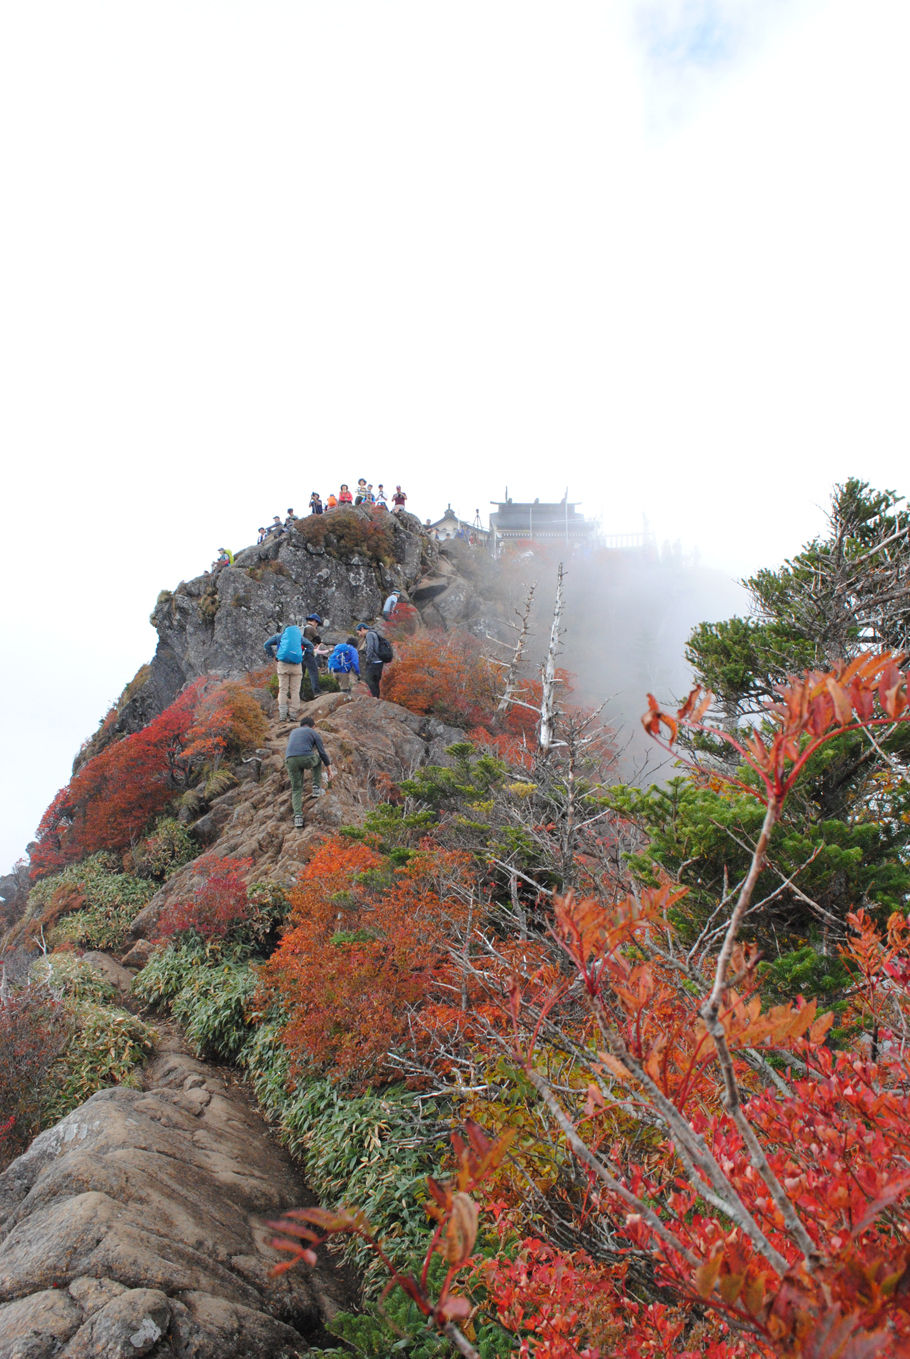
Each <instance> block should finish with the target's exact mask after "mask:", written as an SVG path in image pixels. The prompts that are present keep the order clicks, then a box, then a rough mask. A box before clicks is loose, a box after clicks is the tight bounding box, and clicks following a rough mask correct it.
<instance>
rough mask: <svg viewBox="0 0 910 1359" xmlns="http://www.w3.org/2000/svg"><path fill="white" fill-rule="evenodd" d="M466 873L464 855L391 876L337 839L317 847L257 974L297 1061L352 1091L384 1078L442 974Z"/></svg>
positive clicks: (421, 861)
mask: <svg viewBox="0 0 910 1359" xmlns="http://www.w3.org/2000/svg"><path fill="white" fill-rule="evenodd" d="M364 874H369V875H371V876H372V880H371V881H370V882H369V884H364V883H363V882H362V878H361V875H364ZM469 874H470V860H469V857H468V856H467V855H464V854H458V853H452V852H446V851H441V850H434V851H427V852H423V853H418V854H416V855H414V856H413V858H411V859H410V860H409V861H408V862H407V863H406V864H405V865H404V866H403V867H399V868H395V867H391V866H389V865H388V863H387V862H386V861H385V860H383V859H382V857H381V856H380V855H379V854H377V853H376V852H375V851H374V850H372V849H369V848H368V847H367V846H366V845H363V844H358V843H352V842H350V841H348V840H345V839H342V838H341V837H336V838H332V839H330V840H327V841H326V842H325V843H324V844H322V845H321V846H320V847H319V849H318V850H317V851H316V853H315V854H314V855H313V857H312V859H311V860H310V862H309V863H308V864H307V866H306V868H305V869H304V871H303V873H302V874H301V877H300V880H299V883H298V886H297V887H296V888H295V889H294V890H293V891H292V892H291V915H290V928H289V929H288V930H287V931H286V933H285V934H284V937H283V938H282V940H281V943H280V944H279V946H278V949H277V950H276V952H275V953H274V954H273V955H272V958H271V960H270V961H269V962H268V963H267V964H266V966H265V967H264V968H263V971H262V978H263V985H264V989H265V992H266V994H267V995H268V994H274V995H276V996H278V997H280V999H281V1000H282V1002H283V1003H284V1006H285V1008H286V1010H287V1013H288V1022H287V1025H286V1026H285V1029H284V1032H283V1041H284V1043H285V1045H286V1046H287V1047H288V1049H289V1050H290V1052H291V1053H292V1054H293V1055H294V1056H295V1057H296V1058H298V1059H305V1060H307V1061H310V1062H315V1063H317V1064H320V1065H323V1066H325V1067H327V1068H329V1069H330V1070H331V1071H332V1072H333V1073H334V1074H336V1075H338V1076H344V1077H346V1078H348V1079H349V1080H351V1081H353V1082H355V1083H361V1084H366V1083H369V1082H371V1081H372V1082H375V1081H377V1080H379V1081H381V1080H382V1079H384V1078H387V1076H388V1070H387V1068H386V1066H385V1059H386V1055H387V1053H388V1052H389V1051H390V1049H392V1048H394V1047H395V1046H396V1044H397V1043H399V1042H400V1041H402V1040H403V1039H404V1037H405V1035H406V1033H407V1019H408V1010H409V1007H411V1006H420V1005H422V1004H424V1003H425V1002H426V1001H427V1000H428V999H429V998H430V996H431V994H432V992H433V987H434V983H435V982H436V981H438V980H439V978H440V977H441V976H442V975H443V974H444V973H445V972H446V969H447V966H448V963H447V958H446V953H445V945H446V942H447V940H448V939H449V938H450V937H451V934H452V933H453V931H454V930H456V929H457V928H459V927H460V925H461V923H462V922H463V920H464V917H465V915H466V912H467V907H466V906H465V903H464V894H463V893H462V894H461V895H459V894H458V892H457V891H456V890H453V887H454V888H457V887H458V886H459V885H463V884H464V883H465V882H466V881H467V880H468V878H469Z"/></svg>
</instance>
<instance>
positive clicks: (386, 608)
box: [382, 590, 401, 622]
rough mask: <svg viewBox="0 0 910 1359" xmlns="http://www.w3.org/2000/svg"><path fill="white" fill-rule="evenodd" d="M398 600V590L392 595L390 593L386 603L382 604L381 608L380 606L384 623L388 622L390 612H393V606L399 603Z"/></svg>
mask: <svg viewBox="0 0 910 1359" xmlns="http://www.w3.org/2000/svg"><path fill="white" fill-rule="evenodd" d="M400 598H401V591H400V590H393V591H392V593H391V594H390V595H389V596H388V598H387V599H386V602H385V603H384V604H383V606H382V616H383V618H384V619H385V621H386V622H388V621H389V619H390V618H391V617H392V612H393V610H394V608H395V605H396V604H397V603H398V601H399V599H400Z"/></svg>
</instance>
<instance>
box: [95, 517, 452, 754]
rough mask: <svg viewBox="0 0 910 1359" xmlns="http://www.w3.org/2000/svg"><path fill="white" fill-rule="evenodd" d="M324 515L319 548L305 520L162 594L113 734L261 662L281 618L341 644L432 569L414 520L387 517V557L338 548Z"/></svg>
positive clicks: (432, 557)
mask: <svg viewBox="0 0 910 1359" xmlns="http://www.w3.org/2000/svg"><path fill="white" fill-rule="evenodd" d="M348 513H349V514H350V515H353V516H354V522H355V523H357V524H360V525H363V526H364V527H365V528H366V527H367V526H368V525H369V524H370V522H371V516H370V513H369V511H366V510H363V511H362V510H352V511H349V512H348ZM322 519H323V520H324V522H325V524H326V525H328V526H329V530H330V531H329V533H328V535H327V536H326V537H325V541H324V542H323V543H321V544H314V543H313V542H310V541H308V539H307V536H306V534H307V525H308V524H309V523H310V521H309V520H301V521H299V522H300V524H301V527H302V530H303V531H302V532H298V531H296V530H295V529H291V530H290V532H288V533H285V534H282V536H281V537H280V538H275V539H267V540H266V542H265V543H263V544H262V545H261V546H258V547H248V548H245V549H244V550H243V551H242V552H238V553H237V554H236V556H235V558H234V564H233V566H226V567H224V568H222V569H221V570H220V571H218V572H215V573H207V574H206V575H204V576H198V577H197V578H196V579H195V580H191V581H183V582H181V584H180V585H178V586H177V588H176V590H174V591H169V590H165V591H162V593H161V595H160V596H159V598H158V602H157V603H156V605H155V608H154V610H153V611H152V616H151V621H152V624H153V626H154V627H155V629H156V630H157V632H158V647H157V650H156V652H155V656H154V658H153V659H152V661H151V664H150V665H149V666H148V667H144V668H143V670H142V671H140V673H139V675H138V676H137V677H136V680H135V681H134V682H133V684H132V685H131V686H130V690H129V691H128V693H127V697H126V701H125V702H124V703H123V704H122V705H121V708H120V712H119V713H118V717H117V722H116V724H115V726H114V728H113V733H112V734H122V733H125V732H131V731H138V730H139V729H140V728H141V727H143V726H144V725H145V724H146V723H147V722H148V721H150V719H151V718H153V717H155V716H156V715H157V714H158V713H159V712H161V711H162V709H164V708H166V707H167V705H168V704H169V703H171V702H172V701H173V699H174V698H175V697H176V695H177V694H178V693H179V692H180V690H181V689H182V688H183V686H184V685H185V684H186V683H188V682H189V681H190V680H193V679H197V678H198V677H199V676H200V675H206V674H213V673H218V674H223V675H231V674H240V673H242V672H245V671H248V670H251V669H256V668H257V667H258V666H261V665H263V664H265V663H266V657H265V655H264V654H263V650H262V644H263V642H264V641H265V639H266V638H267V637H268V636H269V635H270V634H271V633H273V632H275V631H276V630H277V629H278V628H279V626H280V625H281V624H282V622H292V621H294V620H297V621H299V619H300V618H301V616H303V615H305V614H307V613H318V614H319V615H320V616H321V617H323V618H327V619H329V620H330V624H329V627H328V629H327V631H326V635H327V636H331V638H332V639H333V640H336V639H337V640H340V639H342V638H343V637H344V636H346V635H347V633H348V632H349V631H350V630H351V628H352V627H353V626H354V625H355V624H356V623H357V622H360V621H362V620H364V619H371V618H375V617H377V615H378V614H379V613H380V612H381V609H382V604H383V600H384V599H385V598H386V596H387V595H388V593H389V591H390V590H392V589H397V590H402V591H405V592H410V590H411V589H412V588H413V587H414V586H415V585H417V584H418V582H419V581H420V580H421V579H422V578H423V577H424V576H425V575H427V574H428V573H433V572H435V570H436V569H437V564H438V560H439V549H438V547H437V545H436V543H434V542H433V541H432V540H431V539H430V538H429V537H428V536H427V535H426V534H425V533H423V532H422V530H421V527H420V523H419V521H418V520H417V519H415V518H414V516H413V515H410V514H401V515H398V514H389V515H387V516H386V517H385V519H384V524H385V529H386V532H387V534H388V538H389V541H390V544H391V547H390V551H389V552H388V553H387V554H386V555H385V560H378V559H375V558H374V557H372V556H371V555H369V553H368V552H366V551H362V552H358V551H357V550H356V549H354V550H351V549H350V548H346V547H345V546H344V545H342V544H338V543H336V542H335V539H334V537H333V535H332V533H331V524H332V516H322ZM92 753H94V752H93V751H92V750H91V749H87V750H86V751H84V752H83V753H82V756H81V758H82V759H85V758H86V757H87V756H88V755H90V754H92Z"/></svg>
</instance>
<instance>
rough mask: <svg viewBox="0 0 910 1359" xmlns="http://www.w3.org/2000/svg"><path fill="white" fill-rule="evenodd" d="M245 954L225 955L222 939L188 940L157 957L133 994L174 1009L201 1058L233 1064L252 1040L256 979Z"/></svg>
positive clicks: (134, 984) (136, 981) (175, 1015)
mask: <svg viewBox="0 0 910 1359" xmlns="http://www.w3.org/2000/svg"><path fill="white" fill-rule="evenodd" d="M219 945H221V946H220V947H219ZM243 953H244V950H235V952H234V953H233V955H232V954H231V953H230V952H226V951H225V949H224V947H223V941H219V940H215V941H212V943H211V944H209V945H206V944H204V943H203V941H202V940H201V939H197V938H195V937H192V936H191V937H189V938H185V939H184V940H183V941H181V942H180V943H179V944H174V945H169V946H167V947H165V948H159V949H157V950H156V951H155V953H153V954H152V957H151V958H150V959H149V961H148V963H147V964H146V966H145V967H144V968H143V969H142V971H141V972H140V973H139V975H138V977H137V978H136V980H135V981H134V982H133V994H134V995H136V996H137V997H138V998H139V999H140V1000H142V1001H144V1002H145V1003H146V1004H148V1005H155V1006H160V1007H162V1008H163V1009H166V1010H169V1011H170V1012H171V1013H172V1014H173V1016H174V1018H175V1019H176V1020H177V1021H178V1022H179V1023H180V1024H181V1025H182V1026H183V1029H184V1032H185V1034H186V1037H187V1039H188V1041H189V1042H190V1043H192V1045H193V1047H194V1048H195V1051H196V1053H197V1055H198V1056H200V1057H201V1056H213V1057H219V1058H222V1059H224V1060H226V1061H233V1060H235V1059H236V1057H237V1055H238V1053H239V1052H240V1049H241V1048H242V1047H243V1046H244V1044H245V1043H247V1042H248V1040H249V1036H250V1024H249V1022H248V1020H247V1018H246V1008H247V1004H248V1002H249V999H250V997H251V995H252V993H253V991H254V990H255V988H256V980H257V979H256V976H255V974H254V973H253V972H252V971H251V969H250V967H249V964H248V963H247V962H246V959H245V957H244V956H242V955H243Z"/></svg>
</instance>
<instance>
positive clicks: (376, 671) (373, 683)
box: [357, 623, 393, 698]
mask: <svg viewBox="0 0 910 1359" xmlns="http://www.w3.org/2000/svg"><path fill="white" fill-rule="evenodd" d="M357 634H358V636H362V637H363V665H362V667H361V670H360V675H361V678H362V679H363V681H364V683H365V684H366V686H367V688H368V689H369V691H370V693H371V694H372V695H373V697H374V698H378V697H379V684H380V681H381V680H382V668H383V666H384V665H387V664H388V663H389V661H390V660H392V657H393V652H392V643H391V642H390V641H389V639H388V637H384V636H383V635H382V633H381V632H377V631H376V629H375V628H371V627H370V625H369V623H358V624H357Z"/></svg>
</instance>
